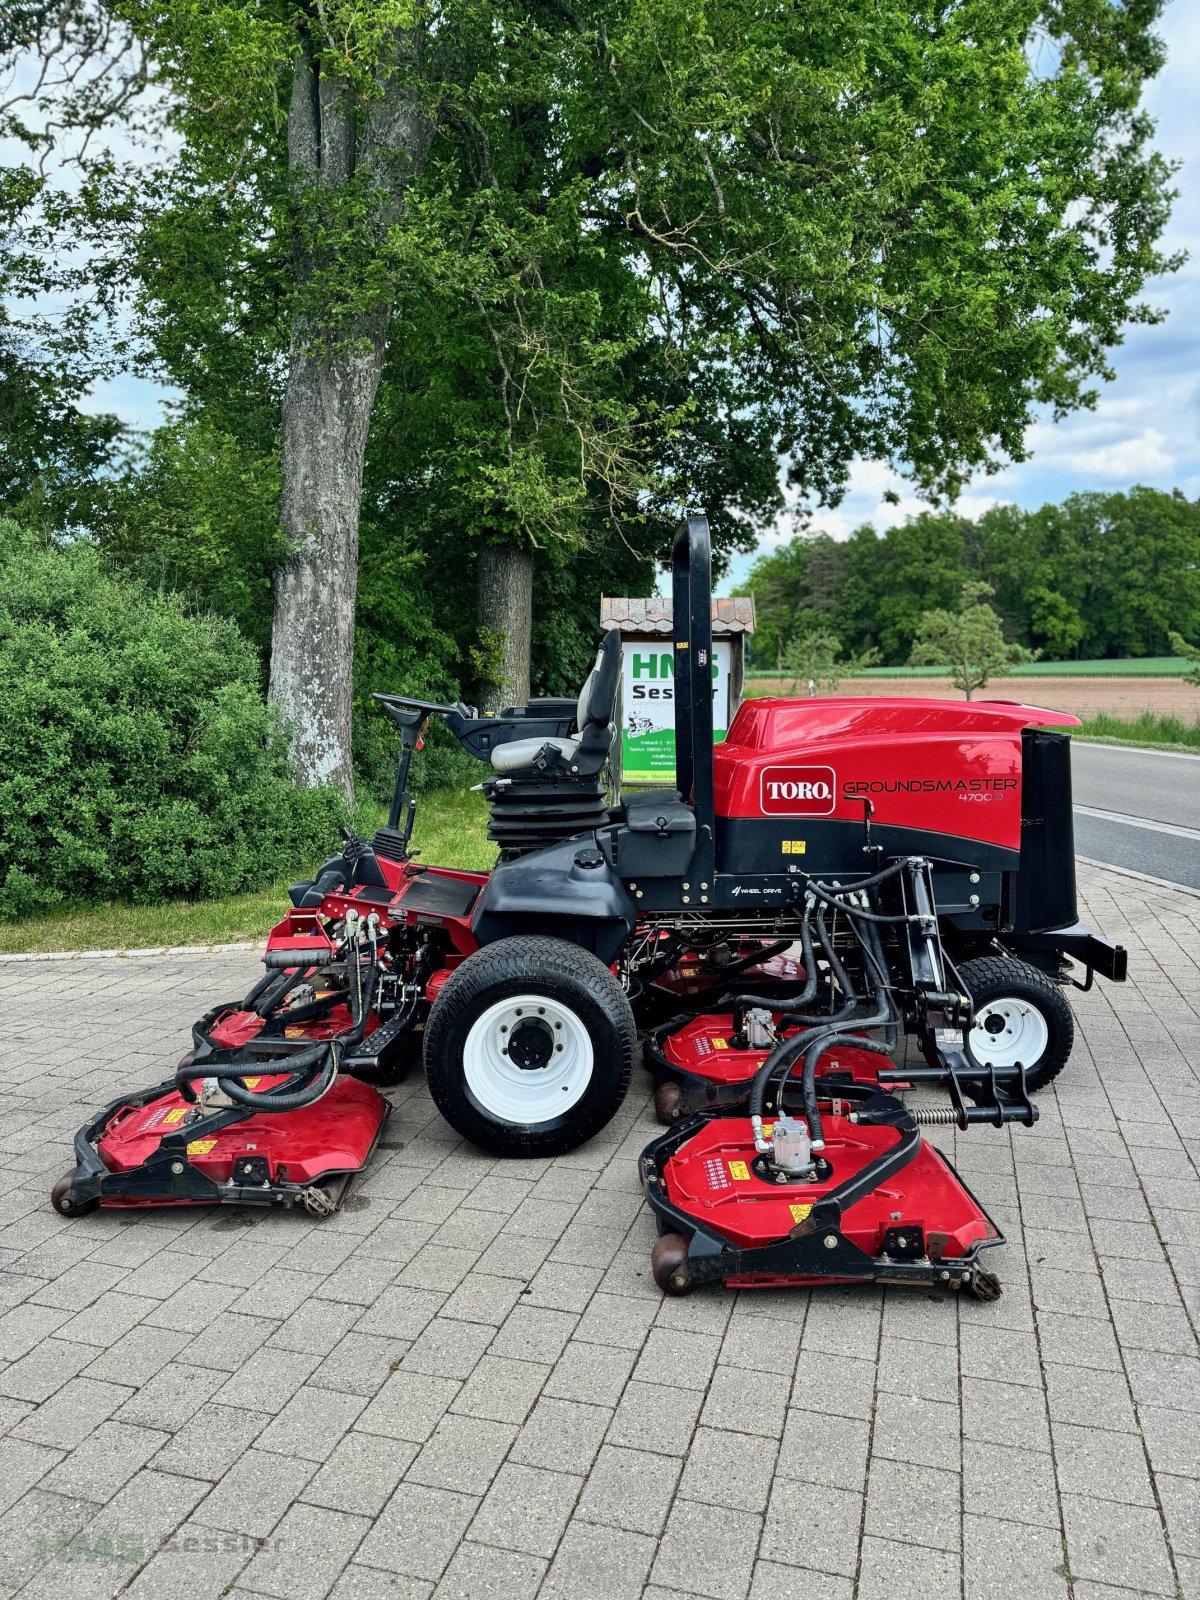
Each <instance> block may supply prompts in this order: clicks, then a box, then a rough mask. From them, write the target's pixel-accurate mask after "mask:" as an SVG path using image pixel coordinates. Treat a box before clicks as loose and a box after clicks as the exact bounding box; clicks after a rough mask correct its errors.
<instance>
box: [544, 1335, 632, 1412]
mask: <svg viewBox="0 0 1200 1600" xmlns="http://www.w3.org/2000/svg"><path fill="white" fill-rule="evenodd" d="M636 1360H637V1355H636V1352H635V1351H633V1350H626V1349H622V1348H621V1347H620V1346H618V1345H595V1344H584V1343H583V1342H582V1341H581V1340H577V1339H572V1340H570V1341H569V1342H568V1343H567V1345H566V1346H565V1348H564V1349H563V1353H562V1355H561V1356H559V1358H558V1360H557V1362H556V1363H555V1365H554V1368H553V1370H552V1371H551V1372H550V1375H549V1377H548V1378H547V1380H546V1394H547V1395H549V1396H551V1397H552V1398H554V1399H556V1400H582V1401H586V1402H590V1403H593V1404H596V1405H602V1406H615V1405H616V1404H617V1402H618V1401H619V1400H620V1398H621V1395H622V1393H623V1391H624V1388H625V1385H626V1383H627V1382H628V1381H629V1375H630V1373H631V1372H632V1371H633V1366H634V1362H635V1361H636Z"/></svg>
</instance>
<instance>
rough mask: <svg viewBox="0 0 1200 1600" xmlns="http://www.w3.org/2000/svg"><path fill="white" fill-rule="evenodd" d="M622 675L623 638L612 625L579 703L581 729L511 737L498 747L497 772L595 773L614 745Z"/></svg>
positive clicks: (493, 756) (493, 758)
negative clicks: (556, 734)
mask: <svg viewBox="0 0 1200 1600" xmlns="http://www.w3.org/2000/svg"><path fill="white" fill-rule="evenodd" d="M620 674H621V636H620V634H619V633H618V632H617V631H616V629H612V630H611V631H610V632H608V633H606V634H605V635H604V639H603V641H602V643H601V645H600V648H599V650H597V652H596V662H595V665H594V666H593V668H592V670H591V671H590V672H589V673H588V675H587V677H586V679H585V680H584V684H583V688H582V689H581V690H580V691H579V700H578V703H577V705H576V707H575V729H574V732H573V733H570V734H568V735H567V736H566V737H565V738H548V737H542V738H532V739H510V740H507V741H506V742H505V743H503V744H498V745H496V746H495V747H494V749H493V750H492V753H491V763H492V770H493V771H494V772H497V773H499V774H502V775H503V776H505V777H509V776H515V775H516V774H518V773H530V774H533V773H540V774H545V775H547V776H549V775H552V774H555V773H558V774H562V775H566V774H570V775H571V776H580V777H594V776H595V775H596V774H597V773H598V772H599V771H600V769H601V767H602V766H603V765H604V763H605V761H606V760H607V759H608V752H609V749H610V748H611V746H612V741H613V732H614V722H613V718H614V716H615V714H616V705H617V685H618V681H619V679H620Z"/></svg>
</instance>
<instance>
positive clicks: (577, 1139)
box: [425, 936, 637, 1156]
mask: <svg viewBox="0 0 1200 1600" xmlns="http://www.w3.org/2000/svg"><path fill="white" fill-rule="evenodd" d="M636 1048H637V1030H636V1029H635V1027H634V1022H633V1013H632V1011H631V1010H630V1007H629V1000H628V998H627V997H626V994H625V991H624V990H623V989H622V988H621V985H620V984H619V983H618V982H617V980H616V979H615V978H614V977H613V975H612V973H611V972H610V971H609V970H608V968H607V967H606V966H605V965H604V963H603V962H602V961H600V960H598V959H597V957H596V956H594V955H592V954H591V953H590V952H589V951H587V950H581V949H579V948H578V946H576V945H572V944H568V943H567V942H566V941H565V940H562V939H547V938H542V937H539V936H531V937H525V936H522V937H517V938H512V939H499V940H497V941H496V943H495V944H490V945H485V946H484V948H483V949H482V950H477V951H476V952H475V953H474V955H470V956H468V957H467V959H466V960H465V961H464V962H463V963H462V964H461V965H460V966H459V967H458V968H457V969H456V970H455V972H454V973H453V975H452V976H451V977H450V978H449V979H448V980H447V982H446V984H445V986H444V987H443V989H442V991H441V993H440V994H439V995H438V997H437V999H436V1000H435V1001H434V1003H433V1006H432V1008H431V1009H430V1012H429V1018H428V1021H427V1022H426V1024H425V1076H426V1078H427V1080H428V1082H429V1092H430V1094H431V1095H432V1096H433V1099H434V1103H435V1104H436V1105H437V1108H438V1110H439V1111H440V1112H441V1113H442V1115H443V1116H444V1117H445V1119H446V1121H447V1122H448V1123H449V1124H450V1125H451V1127H453V1128H455V1129H457V1131H458V1132H459V1133H461V1134H462V1135H463V1137H464V1138H466V1139H470V1141H471V1142H472V1144H476V1145H479V1147H480V1148H481V1149H484V1150H489V1151H491V1152H492V1153H493V1154H495V1155H501V1156H554V1155H561V1154H563V1152H564V1151H567V1150H574V1149H575V1148H576V1146H577V1145H581V1144H583V1143H584V1142H585V1141H586V1140H588V1139H590V1138H591V1137H592V1135H593V1134H595V1133H598V1132H599V1131H600V1129H601V1128H603V1127H604V1126H605V1124H606V1123H607V1122H609V1121H610V1119H611V1118H612V1117H613V1116H614V1115H615V1113H616V1111H617V1109H618V1107H619V1106H620V1104H621V1102H622V1100H624V1098H625V1094H626V1091H627V1090H628V1088H629V1080H630V1078H631V1076H632V1074H633V1061H634V1053H635V1050H636Z"/></svg>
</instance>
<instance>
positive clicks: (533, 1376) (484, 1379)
mask: <svg viewBox="0 0 1200 1600" xmlns="http://www.w3.org/2000/svg"><path fill="white" fill-rule="evenodd" d="M550 1371H551V1369H550V1368H549V1367H548V1366H544V1365H542V1364H540V1363H538V1362H534V1361H514V1360H511V1359H509V1358H507V1357H504V1356H493V1355H485V1356H483V1357H482V1359H481V1360H480V1361H479V1363H478V1365H477V1366H476V1368H475V1370H474V1372H473V1373H472V1374H471V1376H470V1377H469V1378H468V1379H467V1381H466V1383H464V1384H463V1386H462V1388H461V1389H460V1390H459V1392H458V1395H457V1397H456V1399H455V1401H454V1404H453V1407H452V1409H453V1410H454V1411H456V1412H458V1413H459V1414H460V1415H462V1416H468V1417H486V1418H489V1419H490V1420H491V1421H493V1422H524V1421H525V1419H526V1417H527V1416H528V1415H529V1413H530V1411H531V1410H532V1409H533V1406H534V1403H535V1401H536V1400H537V1397H538V1395H539V1394H540V1393H541V1390H542V1387H543V1385H544V1384H545V1382H546V1380H547V1377H548V1376H549V1374H550Z"/></svg>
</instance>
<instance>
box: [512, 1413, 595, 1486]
mask: <svg viewBox="0 0 1200 1600" xmlns="http://www.w3.org/2000/svg"><path fill="white" fill-rule="evenodd" d="M612 1418H613V1413H612V1412H611V1411H610V1410H609V1409H608V1407H607V1406H589V1405H583V1404H581V1403H580V1402H579V1401H577V1400H552V1399H549V1398H547V1397H546V1396H543V1397H542V1399H540V1400H539V1401H538V1402H537V1404H536V1405H535V1406H534V1408H533V1411H532V1412H531V1413H530V1416H529V1420H528V1421H527V1422H526V1423H525V1425H524V1427H523V1428H522V1429H521V1431H520V1434H519V1435H518V1437H517V1441H516V1443H515V1444H514V1445H513V1448H512V1455H511V1459H512V1460H513V1461H519V1462H524V1463H525V1464H526V1465H527V1466H538V1467H548V1468H550V1469H551V1470H552V1471H557V1472H573V1473H579V1474H581V1475H583V1474H585V1473H587V1471H588V1470H589V1468H590V1467H591V1464H592V1462H593V1460H594V1459H595V1457H596V1452H597V1451H598V1450H599V1448H600V1442H601V1440H602V1439H603V1438H604V1436H605V1434H606V1432H607V1431H608V1427H609V1424H610V1423H611V1422H612Z"/></svg>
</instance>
